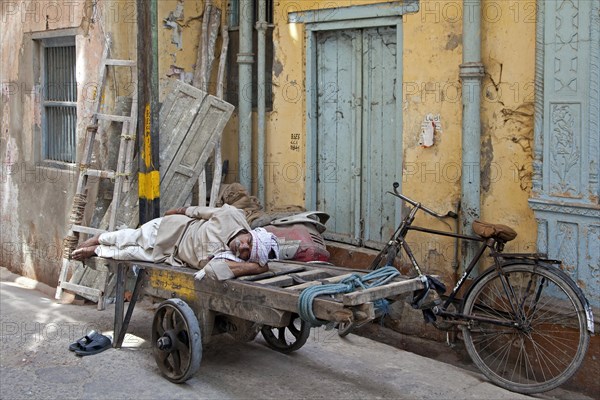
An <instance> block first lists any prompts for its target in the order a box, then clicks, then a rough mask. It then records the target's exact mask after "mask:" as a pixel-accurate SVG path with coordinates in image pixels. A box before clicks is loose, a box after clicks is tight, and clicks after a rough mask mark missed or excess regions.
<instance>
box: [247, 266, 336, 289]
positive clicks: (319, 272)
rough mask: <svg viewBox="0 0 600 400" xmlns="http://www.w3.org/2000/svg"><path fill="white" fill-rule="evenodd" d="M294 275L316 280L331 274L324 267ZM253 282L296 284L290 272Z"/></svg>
mask: <svg viewBox="0 0 600 400" xmlns="http://www.w3.org/2000/svg"><path fill="white" fill-rule="evenodd" d="M293 275H295V276H297V277H298V278H301V279H303V280H315V279H325V278H328V277H330V276H331V274H330V273H328V272H327V271H325V270H323V269H315V270H310V271H304V272H296V273H293ZM253 282H256V283H260V284H261V285H271V286H278V287H285V286H290V285H293V284H294V282H295V281H294V278H293V277H292V276H290V275H289V274H286V275H282V276H275V277H273V278H268V279H261V280H253Z"/></svg>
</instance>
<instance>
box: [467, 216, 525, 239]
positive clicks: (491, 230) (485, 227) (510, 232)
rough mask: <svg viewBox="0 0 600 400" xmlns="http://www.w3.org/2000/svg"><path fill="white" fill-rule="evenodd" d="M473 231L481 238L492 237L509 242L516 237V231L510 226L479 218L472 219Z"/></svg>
mask: <svg viewBox="0 0 600 400" xmlns="http://www.w3.org/2000/svg"><path fill="white" fill-rule="evenodd" d="M473 232H475V233H476V234H477V235H479V236H481V237H482V238H486V239H489V238H494V239H497V240H501V241H503V242H510V241H511V240H513V239H514V238H516V237H517V232H515V230H514V229H512V228H511V227H508V226H506V225H502V224H490V223H487V222H483V221H479V220H475V221H473Z"/></svg>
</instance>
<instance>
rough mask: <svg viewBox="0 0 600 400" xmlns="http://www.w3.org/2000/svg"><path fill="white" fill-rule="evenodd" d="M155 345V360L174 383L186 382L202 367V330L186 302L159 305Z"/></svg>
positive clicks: (167, 301) (155, 314)
mask: <svg viewBox="0 0 600 400" xmlns="http://www.w3.org/2000/svg"><path fill="white" fill-rule="evenodd" d="M152 343H153V352H154V360H155V361H156V364H157V365H158V368H159V369H160V372H162V374H163V375H164V376H165V377H166V378H167V379H168V380H170V381H171V382H174V383H182V382H185V381H187V380H188V379H189V378H190V377H191V376H192V375H194V374H195V373H196V371H198V368H200V359H201V358H202V342H201V336H200V327H199V326H198V319H196V316H195V315H194V312H193V311H192V309H191V308H190V306H188V305H187V303H186V302H185V301H183V300H181V299H169V300H165V301H163V302H162V303H161V304H160V306H158V309H157V310H156V312H155V313H154V321H153V322H152Z"/></svg>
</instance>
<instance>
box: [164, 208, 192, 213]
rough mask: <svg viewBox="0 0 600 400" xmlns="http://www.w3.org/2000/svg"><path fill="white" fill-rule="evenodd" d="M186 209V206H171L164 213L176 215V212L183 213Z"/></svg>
mask: <svg viewBox="0 0 600 400" xmlns="http://www.w3.org/2000/svg"><path fill="white" fill-rule="evenodd" d="M186 210H187V207H179V208H172V209H170V210H167V212H166V213H165V215H177V214H180V215H185V211H186Z"/></svg>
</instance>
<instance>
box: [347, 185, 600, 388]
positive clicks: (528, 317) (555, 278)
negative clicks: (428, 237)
mask: <svg viewBox="0 0 600 400" xmlns="http://www.w3.org/2000/svg"><path fill="white" fill-rule="evenodd" d="M398 187H399V184H398V183H396V182H395V183H394V184H393V188H394V192H393V193H392V192H389V191H388V192H387V193H389V194H391V195H393V196H396V197H397V198H399V199H401V200H402V201H404V202H405V203H408V204H409V209H410V211H409V212H408V213H407V214H406V216H405V217H404V218H403V219H402V221H401V222H400V224H399V225H398V227H397V228H396V230H395V232H394V233H393V234H392V236H391V238H390V240H389V241H388V242H387V243H386V245H385V246H384V247H383V249H382V250H381V251H380V252H379V253H378V255H377V256H376V257H375V259H374V260H373V262H372V263H371V265H370V268H369V269H377V268H381V267H383V266H387V265H394V261H395V260H396V257H397V255H398V254H399V253H400V251H402V250H403V251H404V253H406V255H407V257H408V260H409V261H410V264H411V265H412V268H413V269H414V271H415V272H416V273H417V274H418V276H419V277H420V278H421V280H422V282H423V283H424V286H425V289H423V290H421V291H419V292H418V293H415V294H414V296H413V301H412V305H413V307H415V308H419V309H422V310H423V314H424V316H425V320H426V322H433V323H434V326H435V327H436V328H438V329H450V328H452V327H454V326H457V327H460V328H461V329H462V333H463V340H464V343H465V347H466V350H467V352H468V354H469V356H470V357H471V359H472V360H473V362H474V364H475V365H476V366H477V367H478V368H479V369H480V370H481V372H482V373H483V374H484V375H485V376H486V377H487V378H488V379H490V380H491V381H492V382H494V383H495V384H496V385H498V386H500V387H503V388H505V389H508V390H510V391H514V392H520V393H525V394H532V393H539V392H545V391H548V390H551V389H554V388H556V387H558V386H560V385H562V384H563V383H564V382H565V381H567V380H568V379H569V378H570V377H571V376H573V374H574V373H575V372H576V371H577V369H578V368H579V367H580V365H581V363H582V362H583V359H584V357H585V354H586V351H587V348H588V345H589V341H590V334H591V333H593V329H594V322H593V314H592V311H591V308H590V305H589V303H588V301H587V299H586V298H585V296H584V294H583V292H582V291H581V289H580V288H579V287H578V286H577V285H576V283H575V282H573V280H572V279H571V278H570V277H569V276H568V275H567V274H566V273H565V272H563V271H562V270H560V269H559V268H556V267H555V266H554V265H556V264H560V263H561V262H560V261H558V260H550V259H547V258H546V256H545V255H543V254H538V253H503V250H504V246H505V244H506V243H507V242H509V241H511V240H513V239H514V238H515V237H516V236H517V233H516V232H515V231H514V230H513V229H511V228H510V227H508V226H505V225H499V224H488V223H484V222H480V221H476V222H475V223H474V224H473V230H474V232H475V233H476V234H477V236H469V235H463V234H458V233H453V232H445V231H439V230H434V229H429V228H424V227H419V226H413V225H412V224H413V222H414V219H415V216H416V214H417V212H418V211H420V210H422V211H425V212H426V213H428V214H430V215H432V216H434V217H436V218H440V219H443V218H453V219H457V218H458V215H457V214H456V213H454V212H452V211H449V212H447V213H446V214H439V213H436V212H435V211H433V210H431V209H429V208H427V207H425V206H423V205H422V204H421V203H419V202H416V201H414V200H412V199H410V198H408V197H407V196H404V195H403V194H401V193H398ZM411 230H413V231H419V232H425V233H430V234H434V235H441V236H449V237H454V238H458V239H463V240H469V241H476V242H481V245H480V247H479V249H478V250H477V252H476V253H475V255H474V258H473V259H472V260H471V261H470V263H469V265H468V267H467V268H466V269H465V271H464V272H463V273H462V275H461V276H460V278H459V279H458V281H457V283H456V285H455V286H454V288H453V289H452V290H451V292H450V294H449V295H447V296H444V297H443V298H444V299H445V300H443V301H442V297H440V296H443V295H444V294H445V292H446V288H445V285H443V283H441V282H439V281H438V280H437V279H436V278H434V277H431V276H429V275H425V274H423V272H422V271H421V268H420V267H419V264H418V262H417V260H416V258H415V256H414V254H413V252H412V250H411V248H410V246H409V245H408V243H407V242H406V240H405V239H406V235H407V234H408V232H409V231H411ZM486 250H489V251H490V254H489V256H490V257H492V258H493V261H494V263H493V265H492V266H491V267H490V268H488V269H487V270H485V271H484V272H482V273H481V274H480V275H479V276H477V277H476V278H475V279H474V280H473V282H472V283H471V284H470V285H469V287H468V288H467V289H466V292H465V293H466V294H465V296H464V297H463V298H462V299H459V298H458V297H457V295H458V293H459V291H460V290H461V288H462V287H463V286H464V285H465V284H466V282H467V278H468V277H469V276H470V275H471V273H472V272H473V270H474V268H475V267H476V265H477V263H478V262H479V260H480V259H481V257H482V256H483V254H484V253H485V251H486ZM432 289H433V291H432ZM434 292H436V293H439V296H433V298H434V300H433V301H431V297H432V296H431V295H430V294H435V293H434ZM438 318H440V319H441V320H442V321H441V322H440V321H438ZM355 328H357V326H354V325H353V324H352V323H347V324H340V325H339V326H338V333H339V334H340V336H345V335H347V334H348V333H349V332H351V331H352V330H353V329H355Z"/></svg>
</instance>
